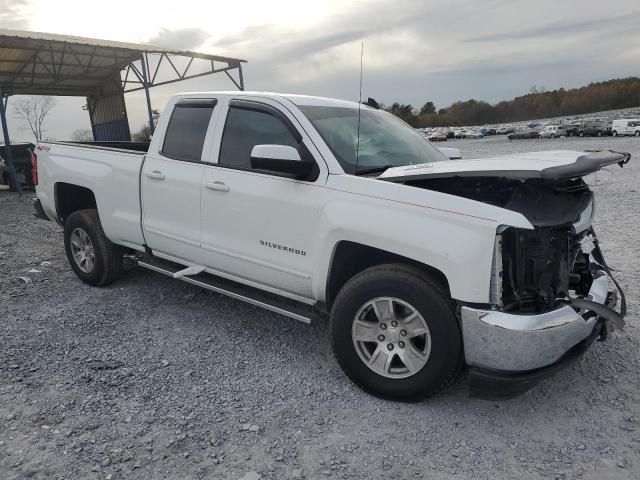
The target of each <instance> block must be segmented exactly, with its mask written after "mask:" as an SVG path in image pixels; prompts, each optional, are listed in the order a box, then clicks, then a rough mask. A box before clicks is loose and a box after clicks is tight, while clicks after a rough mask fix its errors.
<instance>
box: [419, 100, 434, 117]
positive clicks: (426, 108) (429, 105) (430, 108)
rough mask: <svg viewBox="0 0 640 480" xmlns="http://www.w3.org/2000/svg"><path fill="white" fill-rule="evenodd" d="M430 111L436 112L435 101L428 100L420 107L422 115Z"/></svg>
mask: <svg viewBox="0 0 640 480" xmlns="http://www.w3.org/2000/svg"><path fill="white" fill-rule="evenodd" d="M428 113H436V106H435V105H434V104H433V102H427V103H425V104H424V105H423V106H422V108H420V115H426V114H428Z"/></svg>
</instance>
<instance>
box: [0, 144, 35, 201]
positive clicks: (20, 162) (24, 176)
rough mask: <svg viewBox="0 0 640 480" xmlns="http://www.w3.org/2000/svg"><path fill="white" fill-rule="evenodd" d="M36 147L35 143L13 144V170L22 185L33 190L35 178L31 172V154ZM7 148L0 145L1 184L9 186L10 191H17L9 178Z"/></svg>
mask: <svg viewBox="0 0 640 480" xmlns="http://www.w3.org/2000/svg"><path fill="white" fill-rule="evenodd" d="M34 147H35V145H34V144H33V143H14V144H11V157H12V158H13V168H14V169H15V171H16V176H17V177H18V181H19V182H20V185H21V186H23V187H27V188H33V178H32V172H31V152H32V151H33V149H34ZM6 158H7V146H6V145H0V184H3V185H8V186H9V190H11V191H12V192H15V191H16V189H17V188H16V185H13V183H12V182H11V177H10V176H9V167H8V166H7V163H6Z"/></svg>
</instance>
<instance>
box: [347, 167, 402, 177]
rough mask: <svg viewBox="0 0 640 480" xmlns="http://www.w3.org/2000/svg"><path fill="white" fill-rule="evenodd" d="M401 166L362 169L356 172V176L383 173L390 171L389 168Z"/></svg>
mask: <svg viewBox="0 0 640 480" xmlns="http://www.w3.org/2000/svg"><path fill="white" fill-rule="evenodd" d="M398 166H399V165H390V164H388V165H379V166H377V167H371V168H361V169H358V170H356V171H355V173H354V174H355V175H366V174H367V173H382V172H384V171H385V170H387V169H389V168H393V167H398Z"/></svg>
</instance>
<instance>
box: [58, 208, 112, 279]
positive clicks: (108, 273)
mask: <svg viewBox="0 0 640 480" xmlns="http://www.w3.org/2000/svg"><path fill="white" fill-rule="evenodd" d="M75 229H80V230H82V231H84V232H85V233H86V234H87V235H88V237H89V239H90V240H91V243H92V245H93V249H94V252H95V256H94V258H95V261H94V263H93V267H92V268H91V270H90V271H89V272H84V271H82V269H81V268H80V266H79V265H78V263H77V262H76V260H75V258H74V256H73V253H72V249H71V235H72V233H73V231H74V230H75ZM64 248H65V251H66V252H67V259H68V260H69V264H70V265H71V268H72V269H73V271H74V272H76V275H78V277H79V278H80V280H82V281H83V282H85V283H88V284H89V285H94V286H102V285H108V284H110V283H112V282H113V281H114V280H116V279H117V278H118V276H119V275H120V274H121V273H122V271H123V259H122V255H123V250H122V248H121V247H119V246H118V245H114V244H113V243H111V241H109V239H108V238H107V237H106V235H105V234H104V230H102V225H101V224H100V218H99V217H98V212H97V210H94V209H87V210H78V211H76V212H73V213H72V214H71V215H69V217H67V219H66V221H65V222H64Z"/></svg>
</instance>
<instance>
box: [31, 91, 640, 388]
mask: <svg viewBox="0 0 640 480" xmlns="http://www.w3.org/2000/svg"><path fill="white" fill-rule="evenodd" d="M628 160H629V155H628V154H625V153H617V152H611V151H604V152H591V153H586V152H572V151H554V152H538V153H529V154H519V155H509V156H503V157H496V158H488V159H479V160H450V159H449V158H447V157H446V156H445V155H444V154H442V153H441V152H440V151H439V150H438V149H436V148H435V147H434V146H432V145H431V144H430V143H429V142H428V141H427V140H425V139H424V138H423V137H422V136H421V135H420V134H419V133H417V132H416V131H415V130H413V129H412V128H411V127H409V126H408V125H406V124H405V123H403V122H401V121H400V120H398V119H397V118H395V117H394V116H392V115H391V114H389V113H386V112H384V111H380V110H377V109H376V108H373V107H370V106H368V105H359V104H357V103H353V102H347V101H340V100H332V99H326V98H318V97H309V96H297V95H280V94H272V93H251V92H211V93H187V94H179V95H176V96H174V97H173V98H172V99H171V100H170V101H169V103H168V106H167V107H166V109H165V111H164V113H163V114H162V116H161V117H160V120H159V123H158V125H157V129H156V131H155V134H154V136H153V139H152V141H151V143H150V144H149V145H145V144H142V145H140V144H131V145H129V144H115V145H112V146H108V145H107V144H74V143H57V142H41V143H40V144H38V145H37V147H36V150H35V154H34V158H33V164H34V180H35V182H36V183H37V187H36V190H37V199H36V209H37V211H38V212H39V215H40V216H42V217H44V218H49V219H53V220H55V221H57V222H59V223H60V224H62V225H64V238H65V247H66V252H67V256H68V258H69V262H70V264H71V267H72V268H73V270H74V271H75V272H76V274H77V275H78V277H80V279H81V280H83V281H85V282H87V283H89V284H91V285H106V284H108V283H110V282H112V281H114V280H115V279H116V278H117V277H118V275H120V274H121V273H122V271H123V262H124V263H126V262H129V263H134V264H136V265H139V266H141V267H145V268H149V269H151V270H154V271H157V272H159V273H163V274H166V275H170V276H172V277H174V278H177V279H180V280H182V281H186V282H189V283H192V284H195V285H199V286H201V287H204V288H208V289H210V290H213V291H215V292H218V293H221V294H226V295H230V296H232V297H234V298H236V299H239V300H244V301H247V302H249V303H252V304H254V305H257V306H260V307H263V308H267V309H269V310H272V311H275V312H278V313H280V314H283V315H287V316H290V317H292V318H295V319H297V320H302V321H305V322H310V321H311V319H312V318H323V317H325V316H326V315H325V314H329V317H330V319H329V320H330V324H331V326H330V332H331V342H332V345H333V350H334V353H335V356H336V358H337V360H338V363H339V364H340V366H341V367H342V368H343V370H344V371H345V373H346V374H347V375H348V376H349V377H350V378H351V379H352V380H353V381H354V382H355V383H356V384H357V385H359V386H360V387H362V388H364V389H365V390H367V391H369V392H372V393H373V394H375V395H379V396H381V397H384V398H392V399H416V398H424V397H427V396H430V395H433V394H435V393H437V392H438V391H440V390H441V389H442V388H444V387H446V386H447V385H448V384H450V383H451V382H452V381H453V380H454V379H455V378H456V377H457V375H458V373H459V372H460V371H461V370H462V369H463V368H464V367H465V366H466V367H468V372H469V385H470V393H471V394H473V395H477V396H482V397H487V398H502V397H508V396H512V395H514V394H517V393H520V392H522V391H525V390H527V389H528V388H530V387H531V386H533V385H534V384H535V383H536V382H538V381H539V380H540V379H542V378H544V377H546V376H548V375H550V374H551V373H552V372H554V371H555V370H557V369H558V368H560V367H562V366H564V365H566V364H567V363H568V362H569V361H570V360H572V359H573V358H576V357H577V356H578V355H579V354H580V353H581V352H582V351H584V350H585V349H586V348H587V347H588V346H589V345H590V344H591V342H592V341H593V340H594V339H596V338H598V337H600V338H603V337H605V336H606V333H607V332H608V331H609V327H611V326H618V327H621V326H622V324H623V319H622V318H623V317H624V314H625V311H626V307H625V305H624V295H623V294H621V295H620V297H621V298H620V300H621V309H620V310H621V311H620V313H618V312H616V311H615V310H614V307H615V304H616V302H617V298H618V295H617V294H616V290H612V291H610V290H609V287H608V281H609V279H610V278H611V274H610V273H611V272H610V269H609V268H608V266H607V265H606V263H605V261H604V259H603V257H602V252H601V251H600V248H599V247H598V244H597V239H596V237H595V233H594V231H593V228H592V221H593V215H594V211H595V210H594V198H593V194H592V192H591V191H590V190H589V188H588V186H587V184H586V183H585V182H584V181H583V178H582V177H583V176H585V175H587V174H589V173H592V172H594V171H596V170H598V169H600V168H601V167H603V166H606V165H612V164H616V163H617V164H619V165H620V166H622V165H623V164H624V163H626V162H627V161H628ZM588 238H590V239H591V240H592V243H593V244H594V245H595V248H594V249H593V251H592V252H590V253H585V252H583V246H582V244H583V243H584V242H583V241H584V240H586V239H588ZM616 286H617V284H616ZM617 290H619V288H618V289H617ZM620 293H621V292H620ZM265 328H268V326H265Z"/></svg>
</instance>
